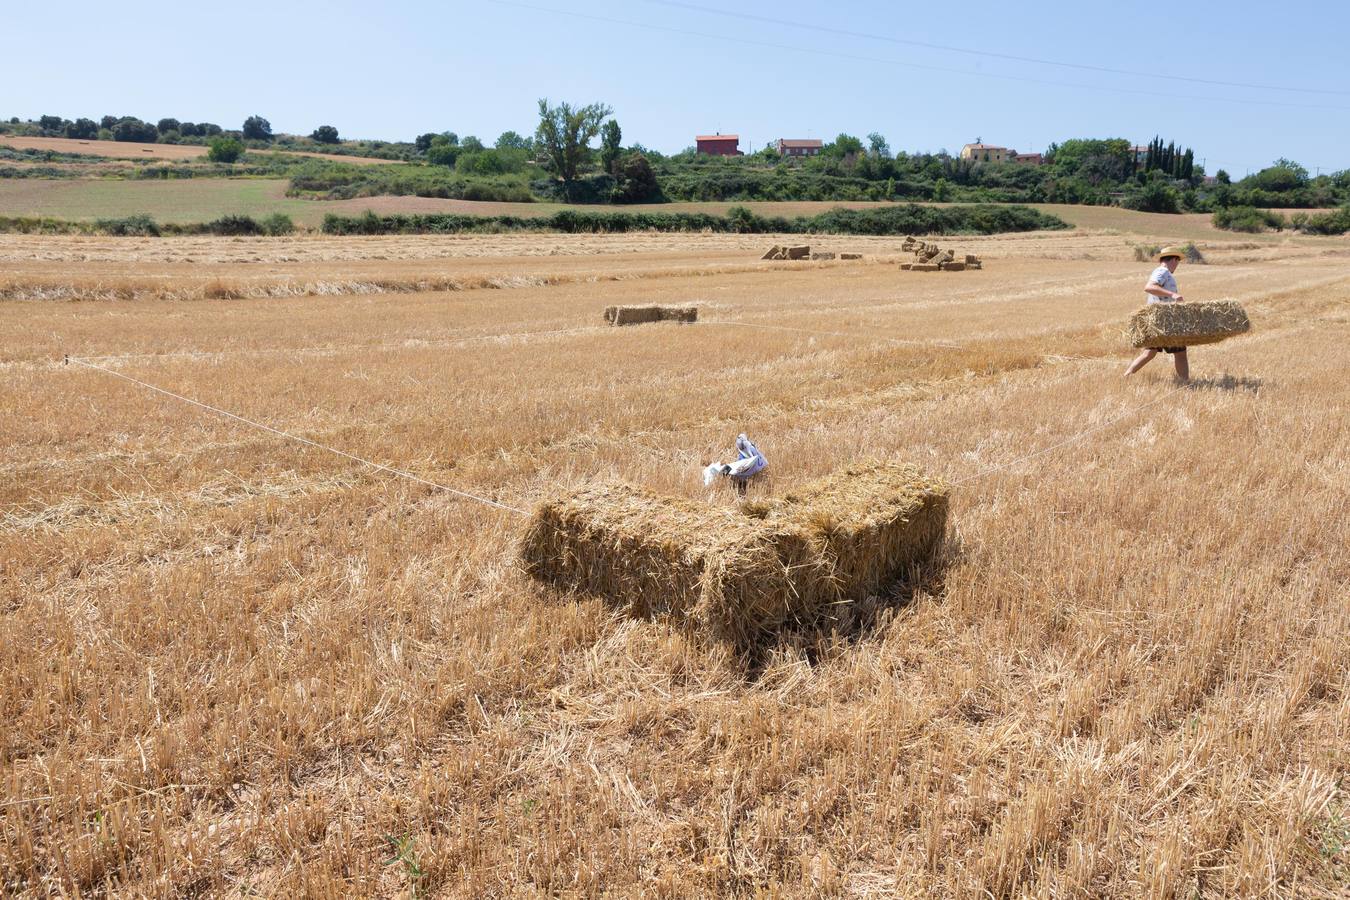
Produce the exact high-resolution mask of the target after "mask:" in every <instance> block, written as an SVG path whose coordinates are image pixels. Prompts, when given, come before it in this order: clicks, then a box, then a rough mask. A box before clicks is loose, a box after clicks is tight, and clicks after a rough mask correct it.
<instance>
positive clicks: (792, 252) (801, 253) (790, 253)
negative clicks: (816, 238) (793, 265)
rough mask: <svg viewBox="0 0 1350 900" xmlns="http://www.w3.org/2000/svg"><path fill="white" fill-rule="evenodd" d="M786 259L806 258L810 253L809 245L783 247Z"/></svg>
mask: <svg viewBox="0 0 1350 900" xmlns="http://www.w3.org/2000/svg"><path fill="white" fill-rule="evenodd" d="M784 250H785V251H786V252H787V258H788V259H806V258H807V257H808V256H810V255H811V245H809V244H803V245H802V246H800V247H785V248H784Z"/></svg>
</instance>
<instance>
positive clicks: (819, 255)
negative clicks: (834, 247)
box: [811, 251, 834, 259]
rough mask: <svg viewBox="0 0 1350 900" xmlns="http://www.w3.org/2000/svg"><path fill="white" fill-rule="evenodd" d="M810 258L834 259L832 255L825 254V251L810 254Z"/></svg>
mask: <svg viewBox="0 0 1350 900" xmlns="http://www.w3.org/2000/svg"><path fill="white" fill-rule="evenodd" d="M811 258H812V259H834V254H833V253H827V252H825V251H820V252H817V253H812V254H811Z"/></svg>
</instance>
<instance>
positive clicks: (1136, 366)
mask: <svg viewBox="0 0 1350 900" xmlns="http://www.w3.org/2000/svg"><path fill="white" fill-rule="evenodd" d="M1157 355H1158V351H1157V350H1145V351H1144V352H1143V353H1140V354H1139V355H1138V356H1136V357H1135V358H1134V362H1132V363H1130V367H1129V368H1128V369H1126V370H1125V375H1126V377H1129V376H1130V375H1133V374H1134V373H1135V372H1138V371H1139V370H1140V369H1142V368H1143V367H1144V364H1145V363H1147V362H1148V361H1149V360H1150V359H1152V358H1153V357H1155V356H1157Z"/></svg>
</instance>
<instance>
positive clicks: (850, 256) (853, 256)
mask: <svg viewBox="0 0 1350 900" xmlns="http://www.w3.org/2000/svg"><path fill="white" fill-rule="evenodd" d="M839 258H840V259H862V258H863V256H862V254H861V253H840V254H839Z"/></svg>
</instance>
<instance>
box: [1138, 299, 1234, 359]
mask: <svg viewBox="0 0 1350 900" xmlns="http://www.w3.org/2000/svg"><path fill="white" fill-rule="evenodd" d="M1251 328H1252V323H1251V321H1250V320H1249V319H1248V318H1247V311H1246V310H1244V309H1243V308H1242V304H1240V303H1238V302H1237V301H1236V300H1206V301H1203V302H1197V303H1150V304H1149V305H1148V306H1145V307H1144V308H1143V309H1141V310H1139V311H1137V312H1136V313H1135V314H1134V315H1133V316H1131V317H1130V326H1129V332H1128V333H1129V337H1130V344H1131V346H1134V347H1150V348H1153V349H1160V348H1162V347H1174V346H1181V347H1189V346H1192V345H1194V344H1214V343H1218V342H1219V341H1221V340H1223V339H1224V338H1230V337H1234V336H1236V335H1239V334H1246V333H1247V332H1248V331H1251Z"/></svg>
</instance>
